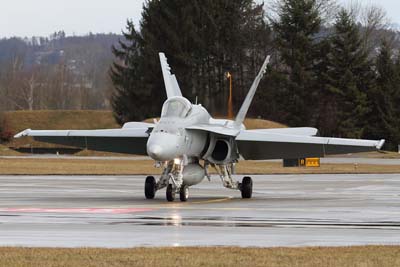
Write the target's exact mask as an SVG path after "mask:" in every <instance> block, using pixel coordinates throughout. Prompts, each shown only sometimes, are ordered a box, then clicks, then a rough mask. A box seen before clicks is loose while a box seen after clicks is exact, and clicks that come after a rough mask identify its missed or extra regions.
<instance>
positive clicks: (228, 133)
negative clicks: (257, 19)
mask: <svg viewBox="0 0 400 267" xmlns="http://www.w3.org/2000/svg"><path fill="white" fill-rule="evenodd" d="M159 57H160V62H161V69H162V74H163V78H164V83H165V89H166V92H167V97H168V99H167V100H166V101H165V102H164V105H163V107H162V112H161V117H160V119H159V121H154V123H144V122H128V123H126V124H124V125H123V127H122V128H121V129H107V130H57V131H52V130H31V129H27V130H25V131H23V132H21V133H19V134H17V135H15V138H19V137H23V136H32V137H33V138H34V139H35V140H38V141H42V142H48V143H55V144H62V145H69V146H75V147H80V148H85V149H90V150H97V151H109V152H118V153H127V154H135V155H148V156H150V157H151V158H152V159H153V160H154V161H155V166H156V167H158V168H161V169H162V171H161V175H160V177H159V178H158V179H157V180H156V179H155V178H154V176H147V177H146V180H145V185H144V193H145V196H146V198H147V199H153V198H154V197H155V195H156V192H157V191H159V190H161V189H163V188H165V187H166V198H167V200H168V201H174V199H175V197H176V196H177V195H179V198H180V200H181V201H187V200H188V198H189V187H191V186H193V185H196V184H199V183H200V182H202V181H203V180H204V179H205V178H208V179H210V178H211V174H210V172H209V169H210V168H213V169H215V170H216V173H217V174H218V176H219V177H220V179H221V181H222V185H223V186H225V187H226V188H229V189H234V190H239V191H240V192H241V196H242V198H251V197H252V192H253V181H252V179H251V177H249V176H246V177H244V178H243V179H242V181H241V182H239V181H236V180H235V179H234V177H233V174H234V172H235V164H236V163H237V162H238V161H239V160H241V159H244V160H268V159H297V158H306V157H324V156H326V155H330V154H345V153H355V152H366V151H374V150H379V149H381V147H382V146H383V144H384V142H385V140H380V141H373V140H359V139H341V138H326V137H318V136H317V134H318V130H317V129H315V128H282V129H259V130H246V128H245V126H244V125H243V121H244V119H245V118H246V114H247V111H248V109H249V107H250V104H251V102H252V100H253V98H254V95H255V93H256V90H257V87H258V85H259V83H260V80H261V79H262V78H263V76H264V74H265V73H266V71H267V65H268V64H269V61H270V57H269V56H268V57H267V58H266V59H265V61H264V64H263V65H262V67H261V70H260V72H259V73H258V75H257V77H256V78H255V80H254V82H253V84H252V86H251V88H250V90H249V92H248V94H247V96H246V98H245V100H244V102H243V104H242V106H241V108H240V110H239V112H238V114H237V115H236V118H235V120H225V119H213V118H212V117H211V116H210V114H209V113H208V112H207V110H206V109H205V108H204V107H203V106H202V105H200V104H193V103H191V102H190V101H189V100H188V99H186V98H185V97H183V96H182V93H181V90H180V87H179V84H178V81H177V79H176V77H175V75H174V74H172V73H171V68H170V66H169V65H168V62H167V58H166V57H165V54H164V53H160V54H159Z"/></svg>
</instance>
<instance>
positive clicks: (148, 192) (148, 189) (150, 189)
mask: <svg viewBox="0 0 400 267" xmlns="http://www.w3.org/2000/svg"><path fill="white" fill-rule="evenodd" d="M144 195H145V196H146V198H147V199H153V198H154V197H155V195H156V179H154V177H153V176H147V177H146V181H145V183H144Z"/></svg>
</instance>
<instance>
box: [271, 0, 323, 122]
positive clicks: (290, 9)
mask: <svg viewBox="0 0 400 267" xmlns="http://www.w3.org/2000/svg"><path fill="white" fill-rule="evenodd" d="M278 15H279V19H278V20H277V21H275V20H273V21H272V24H273V29H274V33H275V41H276V49H277V51H278V52H279V55H280V61H282V64H283V65H284V67H283V73H284V74H285V76H286V81H282V82H281V84H282V85H283V87H281V88H279V90H281V92H279V93H277V95H278V96H280V97H279V98H278V99H275V101H279V102H280V106H281V108H282V109H283V110H285V111H286V116H285V117H286V118H284V121H285V122H287V123H288V124H289V125H291V126H300V125H306V124H309V123H311V124H314V123H313V120H314V114H313V113H314V111H315V110H316V101H315V100H316V99H315V96H316V93H317V91H316V88H315V61H316V60H315V58H316V55H317V51H318V49H317V48H318V46H317V41H316V34H317V33H318V32H319V31H320V27H321V16H320V13H319V10H318V3H317V1H316V0H282V1H281V3H280V7H279V12H278Z"/></svg>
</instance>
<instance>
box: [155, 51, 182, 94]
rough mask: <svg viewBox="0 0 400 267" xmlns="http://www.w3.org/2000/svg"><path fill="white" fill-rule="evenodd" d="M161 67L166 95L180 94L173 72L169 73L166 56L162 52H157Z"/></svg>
mask: <svg viewBox="0 0 400 267" xmlns="http://www.w3.org/2000/svg"><path fill="white" fill-rule="evenodd" d="M159 56H160V63H161V69H162V73H163V77H164V84H165V90H166V91H167V97H168V98H171V97H174V96H182V93H181V89H180V88H179V84H178V81H177V80H176V77H175V75H174V74H171V67H170V66H169V64H168V61H167V58H166V57H165V54H164V53H159Z"/></svg>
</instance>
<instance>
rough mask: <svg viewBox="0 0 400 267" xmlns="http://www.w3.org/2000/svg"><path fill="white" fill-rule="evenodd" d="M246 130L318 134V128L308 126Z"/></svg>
mask: <svg viewBox="0 0 400 267" xmlns="http://www.w3.org/2000/svg"><path fill="white" fill-rule="evenodd" d="M247 131H248V132H251V133H275V134H289V135H306V136H315V135H317V134H318V129H316V128H310V127H293V128H274V129H256V130H247Z"/></svg>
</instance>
